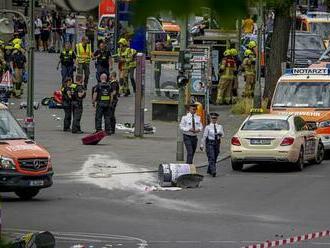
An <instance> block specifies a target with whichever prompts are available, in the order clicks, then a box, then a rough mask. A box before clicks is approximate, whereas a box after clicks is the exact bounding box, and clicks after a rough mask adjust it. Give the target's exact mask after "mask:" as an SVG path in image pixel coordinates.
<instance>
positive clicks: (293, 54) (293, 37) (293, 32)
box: [291, 1, 296, 68]
mask: <svg viewBox="0 0 330 248" xmlns="http://www.w3.org/2000/svg"><path fill="white" fill-rule="evenodd" d="M295 57H296V2H295V1H294V2H293V6H292V25H291V68H293V67H294V65H295V60H296V59H295Z"/></svg>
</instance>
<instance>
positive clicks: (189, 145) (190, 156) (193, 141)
mask: <svg viewBox="0 0 330 248" xmlns="http://www.w3.org/2000/svg"><path fill="white" fill-rule="evenodd" d="M197 142H198V139H197V136H190V135H186V134H184V135H183V143H184V145H185V147H186V150H187V160H186V163H187V164H193V160H194V155H195V152H196V148H197Z"/></svg>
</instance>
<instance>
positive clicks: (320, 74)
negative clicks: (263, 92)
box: [270, 68, 330, 150]
mask: <svg viewBox="0 0 330 248" xmlns="http://www.w3.org/2000/svg"><path fill="white" fill-rule="evenodd" d="M270 113H273V114H291V115H297V116H301V117H302V118H303V119H304V120H305V121H306V123H307V124H308V125H309V126H310V127H312V128H313V129H315V131H316V133H317V134H318V135H319V136H320V137H321V140H322V144H323V145H324V148H325V149H326V150H330V71H329V69H328V68H293V69H288V70H287V71H286V73H285V74H284V75H283V76H281V77H280V79H279V80H278V82H277V85H276V88H275V92H274V95H273V99H272V102H271V108H270Z"/></svg>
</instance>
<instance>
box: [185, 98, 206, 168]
mask: <svg viewBox="0 0 330 248" xmlns="http://www.w3.org/2000/svg"><path fill="white" fill-rule="evenodd" d="M196 110H197V106H196V104H191V105H189V112H188V113H187V115H185V116H183V117H182V119H181V122H180V129H181V130H182V131H183V142H184V144H185V146H186V150H187V160H186V163H187V164H193V159H194V155H195V152H196V148H197V142H198V138H197V135H198V133H199V132H201V131H202V129H203V125H202V122H201V118H200V117H199V116H198V115H196Z"/></svg>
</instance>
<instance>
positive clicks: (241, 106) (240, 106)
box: [231, 98, 269, 115]
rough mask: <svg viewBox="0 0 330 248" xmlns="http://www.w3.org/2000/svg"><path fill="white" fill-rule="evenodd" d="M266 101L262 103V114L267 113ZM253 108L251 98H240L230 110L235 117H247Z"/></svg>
mask: <svg viewBox="0 0 330 248" xmlns="http://www.w3.org/2000/svg"><path fill="white" fill-rule="evenodd" d="M267 103H268V101H267V100H263V101H262V104H261V105H262V109H263V111H264V113H268V112H269V110H268V109H267ZM252 108H253V98H240V99H239V100H238V101H237V102H236V103H235V104H234V105H233V106H232V108H231V112H232V113H233V114H236V115H248V114H250V111H251V109H252Z"/></svg>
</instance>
